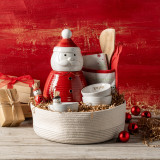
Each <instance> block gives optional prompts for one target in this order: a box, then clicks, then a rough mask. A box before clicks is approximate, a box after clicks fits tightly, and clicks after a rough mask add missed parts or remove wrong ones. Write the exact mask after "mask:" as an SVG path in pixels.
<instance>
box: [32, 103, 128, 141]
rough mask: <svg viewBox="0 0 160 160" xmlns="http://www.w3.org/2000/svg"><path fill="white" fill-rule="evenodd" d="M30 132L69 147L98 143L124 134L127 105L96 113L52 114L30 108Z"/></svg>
mask: <svg viewBox="0 0 160 160" xmlns="http://www.w3.org/2000/svg"><path fill="white" fill-rule="evenodd" d="M31 110H32V115H33V128H34V131H35V132H36V134H37V135H39V136H40V137H42V138H44V139H47V140H51V141H55V142H60V143H70V144H89V143H99V142H104V141H107V140H110V139H112V138H114V137H117V136H118V134H119V132H120V131H123V130H124V125H125V112H126V103H124V104H121V105H119V106H117V107H115V108H111V109H106V110H102V111H96V112H92V113H91V112H62V113H59V112H52V111H48V110H43V109H41V108H37V107H35V106H33V105H32V104H31Z"/></svg>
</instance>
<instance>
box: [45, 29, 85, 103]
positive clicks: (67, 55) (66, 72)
mask: <svg viewBox="0 0 160 160" xmlns="http://www.w3.org/2000/svg"><path fill="white" fill-rule="evenodd" d="M71 36H72V32H71V31H70V30H69V29H64V30H63V31H62V37H63V39H62V40H61V41H60V42H59V43H58V44H57V46H56V47H54V49H53V54H52V57H51V67H52V69H53V70H52V71H51V72H50V74H49V76H48V79H47V81H46V84H45V87H44V92H43V96H44V98H45V99H48V100H51V99H52V98H53V97H54V91H59V92H60V96H61V101H62V102H80V101H81V100H82V95H81V89H82V88H84V87H85V86H86V80H85V78H84V76H83V73H82V71H81V70H82V67H83V57H82V54H81V50H80V48H79V47H77V45H76V44H75V43H74V42H73V41H72V39H71Z"/></svg>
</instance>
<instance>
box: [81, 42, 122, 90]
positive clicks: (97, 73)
mask: <svg viewBox="0 0 160 160" xmlns="http://www.w3.org/2000/svg"><path fill="white" fill-rule="evenodd" d="M121 52H122V45H119V46H117V49H116V51H115V52H114V54H113V55H112V58H111V65H110V68H109V70H93V69H88V68H83V74H84V76H85V78H86V81H87V84H88V85H90V84H95V83H109V84H110V85H111V87H112V88H115V87H116V88H117V89H118V63H119V56H120V53H121Z"/></svg>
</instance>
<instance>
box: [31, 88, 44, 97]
mask: <svg viewBox="0 0 160 160" xmlns="http://www.w3.org/2000/svg"><path fill="white" fill-rule="evenodd" d="M41 94H42V92H41V90H40V89H37V90H35V91H33V95H34V96H37V95H41Z"/></svg>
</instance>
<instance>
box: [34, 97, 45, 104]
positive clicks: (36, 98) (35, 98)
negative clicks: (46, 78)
mask: <svg viewBox="0 0 160 160" xmlns="http://www.w3.org/2000/svg"><path fill="white" fill-rule="evenodd" d="M34 100H35V102H36V105H38V104H40V103H41V102H42V101H43V96H42V95H36V96H35V97H34Z"/></svg>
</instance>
